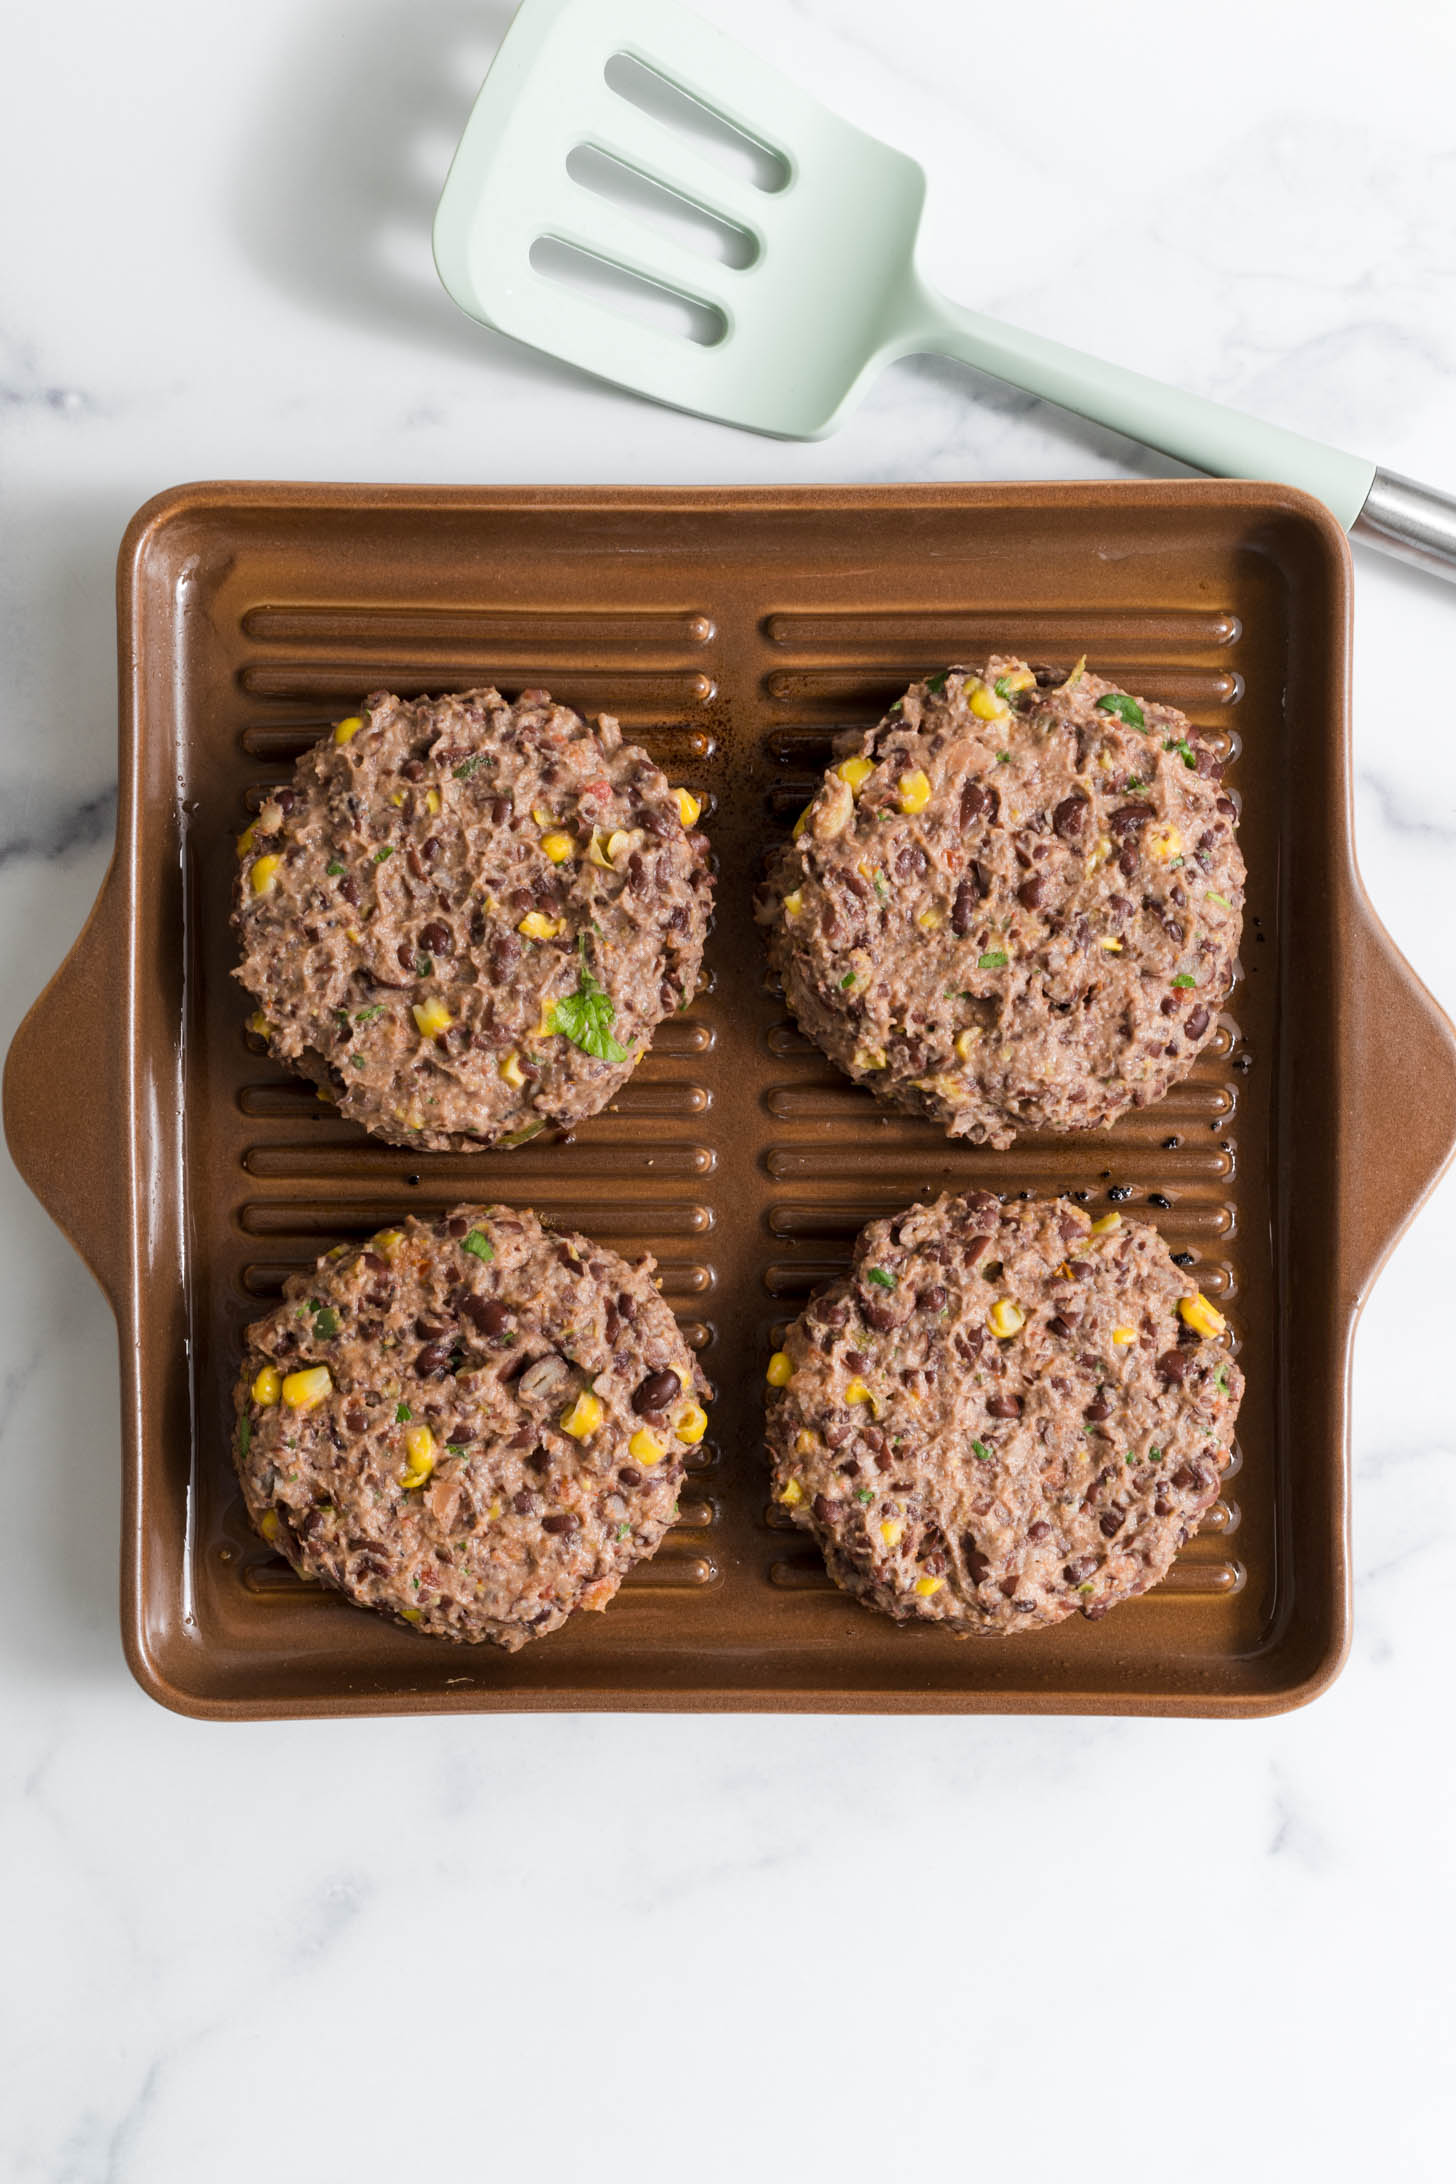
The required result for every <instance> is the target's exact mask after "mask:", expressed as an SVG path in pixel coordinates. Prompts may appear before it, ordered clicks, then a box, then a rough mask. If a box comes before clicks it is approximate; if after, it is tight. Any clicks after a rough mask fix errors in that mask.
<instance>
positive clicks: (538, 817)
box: [531, 804, 556, 828]
mask: <svg viewBox="0 0 1456 2184" xmlns="http://www.w3.org/2000/svg"><path fill="white" fill-rule="evenodd" d="M531 817H532V818H533V819H534V820H535V822H536V824H537V826H538V827H542V828H545V827H554V826H555V824H556V821H555V820H554V819H553V818H552V816H551V814H550V812H549V811H548V810H547V809H546V806H545V805H544V804H533V805H532V806H531Z"/></svg>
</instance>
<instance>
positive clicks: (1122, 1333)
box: [1112, 1327, 1137, 1350]
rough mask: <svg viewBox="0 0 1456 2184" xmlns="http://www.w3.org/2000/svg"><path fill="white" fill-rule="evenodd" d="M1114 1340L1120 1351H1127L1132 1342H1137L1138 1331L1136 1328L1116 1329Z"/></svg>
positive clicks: (1113, 1331) (1113, 1332)
mask: <svg viewBox="0 0 1456 2184" xmlns="http://www.w3.org/2000/svg"><path fill="white" fill-rule="evenodd" d="M1112 1339H1113V1341H1114V1342H1115V1343H1116V1344H1117V1346H1118V1348H1119V1349H1120V1350H1125V1349H1126V1348H1127V1346H1128V1344H1129V1343H1130V1342H1136V1341H1137V1329H1136V1328H1135V1327H1114V1328H1113V1330H1112Z"/></svg>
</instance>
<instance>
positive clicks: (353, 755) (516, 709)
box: [233, 690, 712, 1152]
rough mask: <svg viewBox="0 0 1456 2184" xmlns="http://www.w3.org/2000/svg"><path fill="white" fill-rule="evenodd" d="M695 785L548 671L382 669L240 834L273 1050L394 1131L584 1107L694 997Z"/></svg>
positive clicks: (528, 1132)
mask: <svg viewBox="0 0 1456 2184" xmlns="http://www.w3.org/2000/svg"><path fill="white" fill-rule="evenodd" d="M697 814H698V807H697V804H696V801H695V800H694V799H693V798H691V797H690V796H688V795H687V792H686V791H684V790H674V789H672V788H670V787H669V786H668V783H667V780H666V779H665V777H664V776H663V775H662V774H661V773H660V772H659V771H658V769H657V767H656V766H654V765H653V763H652V761H651V759H650V758H648V756H647V754H646V753H645V752H644V751H640V750H638V749H637V748H636V747H635V745H633V744H627V743H623V741H622V737H621V731H620V730H619V728H618V726H617V723H616V722H615V721H614V720H612V719H610V718H608V716H607V715H605V714H603V715H601V716H600V717H599V718H598V720H597V721H596V723H595V725H594V726H592V727H588V726H587V724H586V722H585V721H583V720H582V719H581V718H580V716H579V715H578V714H576V713H573V712H571V711H570V710H569V709H568V708H567V707H566V706H564V705H554V704H553V703H552V701H551V699H550V698H549V697H548V696H547V695H546V692H545V691H544V690H528V691H526V692H525V693H524V694H523V695H522V697H521V698H520V699H519V700H518V701H517V703H516V704H514V705H508V704H507V703H506V701H505V699H504V698H503V697H501V696H500V695H499V693H498V692H496V691H494V690H473V691H470V692H468V693H467V694H466V695H465V696H464V697H446V698H422V699H420V700H419V702H418V703H417V704H405V703H404V702H403V701H401V700H400V699H399V698H392V697H389V696H388V695H387V694H385V693H384V692H376V694H375V695H374V696H373V697H371V698H368V699H366V700H365V705H364V711H363V713H362V714H358V715H354V716H352V717H351V718H350V719H348V720H345V721H341V722H340V723H339V725H338V727H337V728H335V730H334V732H333V734H332V736H326V737H325V738H324V739H323V741H322V742H320V743H318V744H315V745H314V747H313V748H312V749H311V750H308V751H306V752H305V753H304V755H303V757H302V758H301V759H300V760H299V762H298V767H297V771H296V773H295V775H294V781H293V786H292V788H291V789H284V790H280V791H279V793H278V794H277V795H276V796H274V797H273V798H272V799H271V800H270V801H269V802H268V803H266V804H265V805H264V806H263V808H262V810H261V811H260V812H259V814H258V817H257V819H256V821H255V822H254V824H253V825H252V826H251V827H250V828H249V829H248V830H247V832H246V833H245V834H244V836H243V838H242V842H241V844H240V845H239V846H240V853H241V859H242V862H241V868H240V871H239V874H238V885H237V902H236V908H235V909H234V912H233V922H234V924H235V925H236V927H237V929H238V933H239V936H240V939H241V944H242V963H241V966H240V967H239V969H238V972H237V976H238V977H239V978H240V979H241V980H242V982H243V984H244V985H245V986H246V987H247V988H248V991H249V992H250V993H251V994H252V995H253V996H254V997H255V999H256V1000H257V1002H258V1015H257V1017H256V1018H255V1019H254V1025H253V1028H254V1029H255V1030H256V1031H258V1032H260V1033H261V1034H262V1035H263V1036H264V1037H265V1038H266V1039H267V1041H268V1046H269V1051H270V1052H271V1053H273V1054H274V1055H276V1056H277V1057H278V1058H279V1059H280V1060H282V1061H286V1062H289V1063H291V1064H292V1065H293V1066H295V1067H296V1068H298V1069H299V1070H301V1071H302V1072H303V1074H304V1075H305V1076H310V1077H312V1078H313V1079H314V1080H315V1082H316V1083H318V1084H319V1085H320V1086H321V1087H322V1088H323V1089H325V1090H327V1091H328V1092H329V1093H330V1095H331V1096H332V1097H333V1098H334V1099H336V1100H337V1102H338V1104H339V1106H340V1108H341V1109H342V1110H343V1112H344V1113H345V1114H346V1115H349V1116H352V1118H353V1119H354V1120H355V1121H356V1122H360V1123H362V1124H363V1125H364V1127H365V1129H366V1130H371V1131H373V1132H374V1134H375V1136H377V1137H382V1138H387V1139H389V1140H390V1142H391V1143H392V1144H396V1145H411V1146H426V1147H429V1148H431V1149H432V1150H436V1151H452V1150H453V1151H467V1152H468V1151H470V1150H471V1149H472V1148H473V1147H475V1146H478V1145H508V1144H519V1143H520V1142H521V1141H522V1140H523V1139H524V1138H528V1137H534V1136H535V1134H536V1132H537V1131H538V1130H541V1129H543V1128H544V1127H545V1126H546V1124H547V1123H560V1124H570V1123H574V1122H579V1121H581V1120H582V1118H583V1117H584V1116H587V1115H594V1114H596V1113H597V1111H598V1110H599V1109H600V1108H602V1107H604V1106H605V1105H606V1103H607V1101H608V1100H609V1099H611V1097H612V1095H613V1094H614V1093H615V1092H616V1091H617V1089H618V1088H619V1086H620V1085H622V1084H623V1083H624V1082H625V1080H626V1078H627V1077H628V1075H629V1074H630V1073H631V1070H632V1068H633V1066H634V1064H635V1063H636V1062H637V1060H638V1059H639V1057H640V1055H641V1053H642V1050H643V1049H644V1048H645V1047H646V1045H647V1043H648V1041H649V1040H650V1039H651V1037H652V1034H653V1032H654V1031H655V1030H656V1028H657V1026H658V1024H659V1023H660V1022H661V1021H662V1019H663V1017H664V1016H667V1015H670V1014H672V1012H673V1011H675V1010H677V1009H680V1008H683V1007H685V1006H686V1004H687V1002H688V1001H689V1000H690V999H691V998H692V994H693V991H694V988H695V986H696V983H697V977H698V967H699V964H700V963H701V960H702V953H703V937H704V933H705V931H706V929H707V922H708V913H709V908H710V904H711V895H712V882H711V878H710V875H709V870H708V845H707V841H706V839H705V837H704V836H703V835H701V834H699V833H696V832H695V831H693V822H694V821H695V820H696V818H697Z"/></svg>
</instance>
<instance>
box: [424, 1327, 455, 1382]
mask: <svg viewBox="0 0 1456 2184" xmlns="http://www.w3.org/2000/svg"><path fill="white" fill-rule="evenodd" d="M454 1347H455V1345H454V1343H453V1342H452V1341H451V1339H450V1337H449V1336H448V1335H447V1336H446V1337H445V1339H444V1341H443V1342H427V1343H426V1344H425V1347H424V1348H423V1350H421V1352H420V1354H419V1356H418V1357H417V1358H416V1359H415V1371H416V1373H417V1374H418V1375H419V1377H420V1379H421V1380H429V1379H431V1378H432V1377H433V1375H434V1374H436V1373H442V1372H444V1370H445V1368H446V1366H447V1365H448V1364H449V1362H450V1352H451V1351H452V1350H453V1348H454Z"/></svg>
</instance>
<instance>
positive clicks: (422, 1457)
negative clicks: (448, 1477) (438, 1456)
mask: <svg viewBox="0 0 1456 2184" xmlns="http://www.w3.org/2000/svg"><path fill="white" fill-rule="evenodd" d="M404 1453H405V1462H406V1463H407V1464H408V1466H409V1469H408V1470H407V1471H406V1472H405V1475H404V1483H405V1487H406V1489H409V1488H411V1487H416V1486H423V1485H424V1483H425V1481H426V1479H428V1477H429V1476H430V1473H431V1472H432V1471H433V1470H434V1468H435V1436H434V1435H433V1433H431V1431H430V1429H429V1427H428V1426H411V1427H410V1430H409V1432H408V1433H407V1434H406V1435H405V1437H404Z"/></svg>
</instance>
